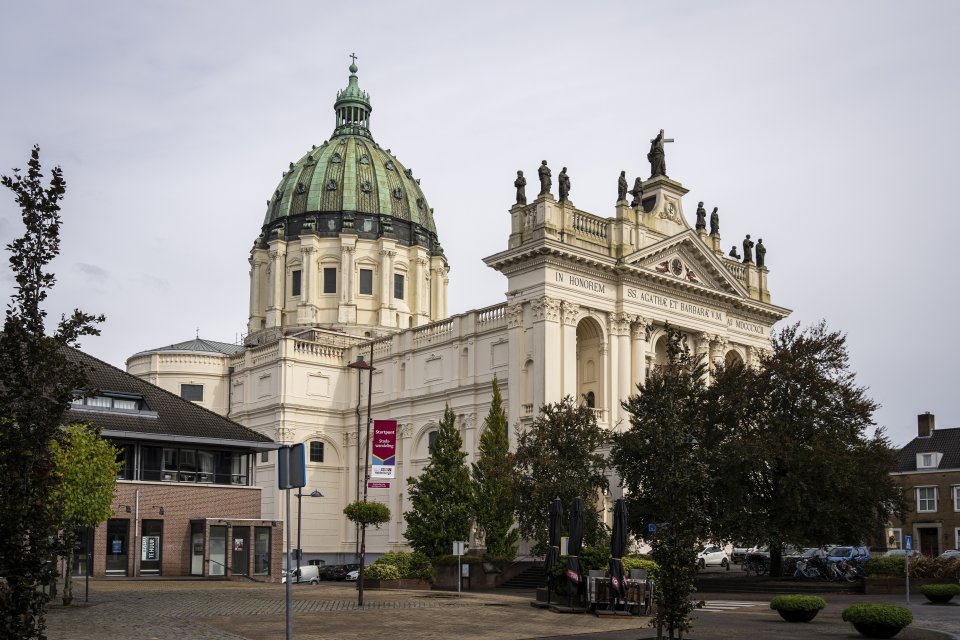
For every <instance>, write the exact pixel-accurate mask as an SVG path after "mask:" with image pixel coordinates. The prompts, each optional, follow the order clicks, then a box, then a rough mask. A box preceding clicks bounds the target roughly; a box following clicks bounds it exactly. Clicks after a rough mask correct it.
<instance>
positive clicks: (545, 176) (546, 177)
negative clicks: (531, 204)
mask: <svg viewBox="0 0 960 640" xmlns="http://www.w3.org/2000/svg"><path fill="white" fill-rule="evenodd" d="M537 174H538V175H539V176H540V195H541V196H548V195H550V187H551V186H552V184H553V181H552V180H551V179H550V176H551V175H552V174H551V173H550V167H548V166H547V161H546V160H544V161H543V162H541V163H540V168H539V169H537Z"/></svg>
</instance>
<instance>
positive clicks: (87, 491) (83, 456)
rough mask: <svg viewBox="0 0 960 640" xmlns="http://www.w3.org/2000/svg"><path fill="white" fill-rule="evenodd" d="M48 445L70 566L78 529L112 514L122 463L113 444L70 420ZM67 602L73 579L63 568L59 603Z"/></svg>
mask: <svg viewBox="0 0 960 640" xmlns="http://www.w3.org/2000/svg"><path fill="white" fill-rule="evenodd" d="M50 446H51V449H52V451H53V460H54V467H55V472H56V476H57V478H58V479H59V481H60V483H59V486H58V487H57V490H56V492H55V493H54V499H55V500H57V501H59V502H60V504H61V507H62V509H63V523H62V525H61V531H60V535H61V541H62V543H63V546H62V549H63V552H64V555H65V556H66V559H67V566H68V567H70V566H72V564H73V553H74V543H75V542H76V540H77V537H78V534H79V532H80V530H82V529H86V528H89V527H95V526H97V525H98V524H100V523H101V522H104V521H105V520H107V519H108V518H109V517H110V516H111V515H113V511H112V509H111V504H112V502H113V492H114V489H116V486H117V473H119V471H120V468H121V467H122V466H123V464H122V463H121V462H118V461H117V454H118V453H119V452H118V450H117V448H116V447H114V446H113V445H112V444H110V443H109V442H107V441H106V440H104V439H103V438H101V437H100V434H99V433H97V431H96V430H94V429H93V428H91V427H90V426H89V425H82V424H71V425H70V426H68V427H67V428H66V429H65V430H64V433H63V437H62V438H61V439H60V440H54V441H53V442H52V443H51V445H50ZM71 602H73V582H72V580H71V576H70V571H67V575H66V577H65V578H64V583H63V604H64V605H69V604H70V603H71Z"/></svg>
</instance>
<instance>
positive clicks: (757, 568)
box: [743, 554, 770, 576]
mask: <svg viewBox="0 0 960 640" xmlns="http://www.w3.org/2000/svg"><path fill="white" fill-rule="evenodd" d="M743 570H744V571H746V572H747V575H750V574H751V573H752V574H754V575H758V576H765V575H767V574H768V573H769V572H770V561H769V560H768V559H767V558H766V556H762V555H759V554H751V555H749V556H747V559H746V560H744V561H743Z"/></svg>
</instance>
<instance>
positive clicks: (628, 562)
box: [623, 556, 660, 583]
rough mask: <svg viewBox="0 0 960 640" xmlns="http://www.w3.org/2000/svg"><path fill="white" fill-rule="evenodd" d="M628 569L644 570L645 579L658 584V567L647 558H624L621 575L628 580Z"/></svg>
mask: <svg viewBox="0 0 960 640" xmlns="http://www.w3.org/2000/svg"><path fill="white" fill-rule="evenodd" d="M630 569H645V570H646V572H647V578H649V579H650V580H653V581H654V582H656V583H659V580H660V565H658V564H657V563H656V562H654V561H653V560H651V559H650V558H648V557H647V556H624V557H623V573H624V574H625V575H626V576H627V577H628V578H629V577H630Z"/></svg>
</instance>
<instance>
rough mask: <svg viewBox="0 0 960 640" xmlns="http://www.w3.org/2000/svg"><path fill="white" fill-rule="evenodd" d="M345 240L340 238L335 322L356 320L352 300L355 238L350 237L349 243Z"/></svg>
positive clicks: (354, 305)
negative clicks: (337, 305) (337, 301)
mask: <svg viewBox="0 0 960 640" xmlns="http://www.w3.org/2000/svg"><path fill="white" fill-rule="evenodd" d="M346 240H347V239H346V238H342V239H341V245H340V308H339V310H338V312H337V322H341V323H354V322H356V321H357V306H356V304H355V303H354V300H353V289H354V287H353V282H354V277H355V276H354V254H355V249H356V247H355V243H356V238H351V239H350V242H349V244H348V243H347V242H346Z"/></svg>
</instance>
